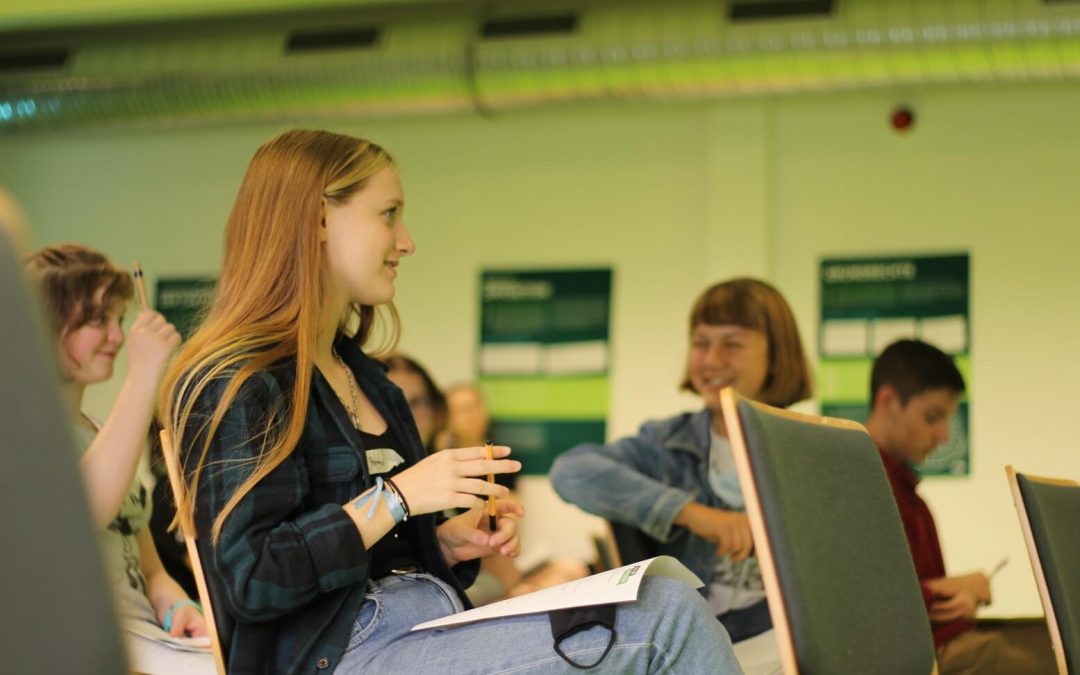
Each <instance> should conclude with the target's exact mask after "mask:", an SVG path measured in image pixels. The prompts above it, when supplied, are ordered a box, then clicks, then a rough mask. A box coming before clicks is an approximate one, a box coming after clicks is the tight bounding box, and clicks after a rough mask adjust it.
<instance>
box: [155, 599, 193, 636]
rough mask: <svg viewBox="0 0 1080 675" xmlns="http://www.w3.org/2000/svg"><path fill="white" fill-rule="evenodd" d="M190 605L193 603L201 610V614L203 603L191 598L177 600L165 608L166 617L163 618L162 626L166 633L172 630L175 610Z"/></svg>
mask: <svg viewBox="0 0 1080 675" xmlns="http://www.w3.org/2000/svg"><path fill="white" fill-rule="evenodd" d="M188 605H191V606H192V607H194V608H195V609H197V610H199V614H202V605H200V604H199V603H197V602H195V601H194V600H191V599H189V598H184V599H183V600H177V601H176V602H174V603H173V604H172V605H170V606H169V608H168V609H167V610H165V618H164V619H162V620H161V627H162V628H164V629H165V632H166V633H168V632H169V631H171V630H172V619H173V612H175V611H176V610H178V609H181V608H183V607H187V606H188Z"/></svg>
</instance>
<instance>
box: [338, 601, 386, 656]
mask: <svg viewBox="0 0 1080 675" xmlns="http://www.w3.org/2000/svg"><path fill="white" fill-rule="evenodd" d="M365 598H366V599H365V600H364V604H363V605H361V606H360V613H359V614H358V615H357V616H356V622H355V623H353V629H352V635H350V636H349V646H348V647H346V648H345V650H346V651H349V650H351V649H355V648H356V647H359V646H360V645H362V644H363V643H364V640H367V639H368V637H369V636H370V635H371V633H372V632H373V631H374V630H375V627H376V626H378V625H379V619H381V618H382V613H383V608H382V601H381V600H379V598H378V596H377V595H375V594H374V593H369V594H367V595H366V596H365Z"/></svg>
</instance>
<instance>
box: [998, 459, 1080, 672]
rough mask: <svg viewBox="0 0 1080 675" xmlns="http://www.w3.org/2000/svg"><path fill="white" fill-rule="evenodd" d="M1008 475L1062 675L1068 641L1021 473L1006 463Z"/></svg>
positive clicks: (1039, 480)
mask: <svg viewBox="0 0 1080 675" xmlns="http://www.w3.org/2000/svg"><path fill="white" fill-rule="evenodd" d="M1005 475H1007V476H1008V478H1009V489H1010V490H1011V491H1012V497H1013V503H1014V504H1015V505H1016V515H1017V516H1018V517H1019V518H1020V529H1021V530H1023V532H1024V543H1025V544H1027V553H1028V558H1029V559H1030V560H1031V568H1032V570H1033V571H1034V572H1035V583H1036V585H1037V586H1038V587H1039V599H1040V600H1041V601H1042V606H1043V612H1045V613H1046V627H1047V630H1049V632H1050V643H1051V645H1053V647H1054V660H1055V662H1056V663H1057V667H1058V672H1059V673H1060V674H1061V675H1069V668H1068V664H1067V663H1066V662H1065V644H1064V641H1063V640H1062V638H1061V627H1060V626H1059V625H1058V622H1057V615H1056V614H1055V612H1054V603H1053V601H1052V600H1051V598H1050V589H1049V588H1048V587H1047V585H1046V573H1045V572H1044V571H1043V564H1042V559H1041V558H1040V557H1039V549H1038V547H1037V546H1036V545H1035V537H1034V536H1033V535H1032V532H1031V519H1030V518H1029V517H1028V512H1027V504H1025V503H1024V496H1023V494H1021V493H1020V481H1019V480H1017V475H1018V474H1017V471H1016V470H1015V469H1014V468H1013V466H1012V465H1011V464H1010V465H1008V466H1006V467H1005ZM1023 476H1024V477H1025V478H1027V479H1028V480H1030V481H1032V482H1035V483H1043V484H1045V485H1058V486H1061V487H1072V488H1076V487H1080V483H1076V482H1075V481H1071V480H1062V479H1059V478H1046V477H1043V476H1030V475H1028V474H1023Z"/></svg>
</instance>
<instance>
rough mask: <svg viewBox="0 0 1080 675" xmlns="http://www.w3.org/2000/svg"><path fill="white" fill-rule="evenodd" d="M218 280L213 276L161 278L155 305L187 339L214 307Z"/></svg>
mask: <svg viewBox="0 0 1080 675" xmlns="http://www.w3.org/2000/svg"><path fill="white" fill-rule="evenodd" d="M216 282H217V280H216V279H214V278H212V277H187V278H163V279H158V281H157V286H156V289H157V293H156V295H155V296H154V300H155V302H154V304H155V305H156V307H157V310H158V311H159V312H161V313H162V314H163V315H164V316H165V318H166V319H168V320H169V321H170V322H172V324H173V325H174V326H176V329H177V330H178V331H180V336H181V338H183V339H184V340H186V339H188V337H190V336H191V334H192V333H193V332H194V331H195V329H196V328H198V326H199V322H200V321H202V315H203V311H204V310H205V309H206V308H207V307H209V306H210V299H211V297H212V296H213V293H214V284H215V283H216Z"/></svg>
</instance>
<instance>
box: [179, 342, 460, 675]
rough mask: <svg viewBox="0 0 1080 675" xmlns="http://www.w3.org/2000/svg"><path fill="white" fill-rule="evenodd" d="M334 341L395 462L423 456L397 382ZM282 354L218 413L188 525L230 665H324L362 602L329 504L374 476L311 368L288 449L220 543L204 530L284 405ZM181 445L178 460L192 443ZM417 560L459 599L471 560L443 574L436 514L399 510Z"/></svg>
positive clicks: (364, 559) (359, 553)
mask: <svg viewBox="0 0 1080 675" xmlns="http://www.w3.org/2000/svg"><path fill="white" fill-rule="evenodd" d="M335 346H336V348H337V350H338V353H339V354H340V355H341V356H342V358H343V359H344V361H345V363H347V364H348V366H349V367H350V368H351V369H352V371H353V373H354V374H355V375H356V379H357V381H358V382H359V383H360V385H361V388H362V389H363V391H364V394H365V395H366V396H367V397H368V398H369V399H370V400H371V402H372V403H373V404H374V406H375V407H376V408H377V409H378V411H379V413H380V414H381V415H382V416H383V418H384V419H385V420H386V422H387V423H388V424H389V425H391V426H393V427H394V429H395V430H396V433H397V435H398V437H399V438H400V439H401V441H402V444H403V446H404V448H403V449H404V451H405V455H406V456H405V460H406V462H407V464H409V465H412V464H414V463H416V462H417V461H419V460H420V459H422V458H423V457H424V450H423V446H422V445H421V443H420V438H419V435H418V433H417V431H416V425H415V423H414V422H413V419H412V415H411V413H410V412H409V408H408V404H407V403H406V401H405V397H404V396H403V395H402V393H401V390H400V389H398V388H397V387H396V386H395V385H394V384H393V383H391V382H390V381H389V380H388V379H387V377H386V373H385V367H384V366H382V364H380V363H378V362H376V361H374V360H373V359H371V358H369V357H367V356H365V355H364V354H363V353H362V352H361V351H360V349H359V348H358V347H357V346H355V345H354V344H353V343H352V342H350V341H348V340H347V339H345V338H343V337H341V336H339V337H338V339H337V341H336V343H335ZM294 363H295V362H294V361H292V360H289V361H286V362H282V363H280V364H277V366H275V367H274V368H272V369H270V370H267V371H262V372H259V373H258V374H256V375H255V376H253V377H252V378H251V379H249V380H248V381H247V382H246V383H245V384H244V386H243V387H242V388H241V390H240V392H239V393H238V395H237V396H236V398H235V400H234V401H233V403H232V404H231V405H230V406H229V408H228V410H227V411H226V412H225V416H224V418H223V420H222V423H221V426H220V427H219V428H218V431H217V433H216V434H215V435H214V438H213V439H212V441H211V443H210V451H209V455H208V456H207V462H206V468H205V469H204V471H203V474H202V476H201V478H200V481H199V489H198V493H197V498H196V509H195V526H196V531H197V532H199V533H201V535H200V537H199V541H198V546H199V555H200V556H201V558H202V563H203V567H204V570H205V573H206V577H207V583H208V586H209V587H210V594H211V599H212V603H213V606H214V610H215V618H216V619H217V622H218V631H219V633H220V635H221V637H222V643H223V649H224V651H225V655H226V660H227V664H228V669H229V672H230V673H322V672H332V671H333V670H334V668H336V667H337V665H338V663H340V661H341V657H342V655H343V653H344V651H345V647H346V644H347V643H348V640H349V636H350V633H351V630H352V626H353V623H354V622H355V620H356V617H357V616H358V614H359V612H360V607H361V605H362V604H363V602H364V594H365V590H366V586H367V579H368V570H369V566H370V564H371V554H370V553H369V552H368V551H367V550H366V549H365V548H364V545H363V542H362V540H361V538H360V533H359V531H358V530H357V528H356V525H355V524H354V523H353V522H352V520H351V519H350V518H349V516H348V514H346V512H345V511H344V510H343V509H342V508H341V505H342V504H344V503H346V502H348V501H349V500H351V499H352V498H354V497H356V496H357V495H359V494H360V493H361V492H363V491H364V490H366V489H367V488H368V487H370V486H371V485H373V484H374V481H373V480H372V479H371V477H370V476H369V474H368V470H367V466H366V462H365V461H362V458H363V457H364V449H363V447H362V445H361V441H360V436H359V434H358V433H357V432H356V430H355V429H353V428H352V425H351V424H350V423H349V420H348V416H347V413H346V412H345V409H344V407H343V406H342V405H341V403H340V402H339V401H338V399H337V397H336V395H335V394H334V393H333V390H332V389H331V388H330V386H329V384H328V383H327V381H326V379H325V378H323V377H322V375H321V373H319V372H318V370H316V371H315V373H314V374H313V378H312V385H311V398H310V402H309V404H308V410H307V417H306V420H305V426H304V432H303V435H302V437H301V439H300V442H299V443H298V445H297V447H296V448H295V449H294V450H293V452H292V454H290V455H289V457H288V458H287V459H286V460H285V461H284V462H282V463H281V464H280V465H279V466H278V467H276V468H275V469H274V470H273V471H272V472H270V474H268V475H267V476H266V477H265V478H263V479H262V480H261V481H259V483H258V484H257V485H256V486H255V488H254V489H253V490H251V492H249V493H248V494H247V495H245V497H244V499H243V500H241V501H240V503H239V504H238V505H237V507H236V508H235V509H234V510H233V512H232V513H231V514H230V515H229V517H228V519H227V520H226V521H225V525H224V527H223V528H222V531H221V538H220V541H219V542H218V543H217V544H216V545H211V543H210V537H209V532H210V531H211V528H212V526H213V522H214V518H215V517H216V516H217V514H218V513H220V512H221V511H222V509H223V508H224V506H225V504H226V502H227V501H228V500H229V498H230V497H231V496H232V495H233V494H234V492H235V490H236V488H237V487H238V486H239V485H240V484H241V483H242V482H243V481H244V480H245V478H246V477H247V476H249V475H250V473H251V467H252V464H253V460H254V459H255V458H256V457H258V455H259V453H260V451H261V449H262V445H263V441H262V438H261V437H260V433H261V432H262V431H263V430H264V426H265V421H266V419H267V415H268V413H269V411H271V410H273V409H274V408H275V407H278V408H282V409H283V407H284V406H286V405H287V404H288V402H289V399H290V396H291V392H292V387H293V386H294V383H295V365H294ZM224 386H225V382H224V380H220V381H216V382H214V383H212V384H211V386H209V387H208V388H207V391H206V394H205V395H204V396H202V397H201V398H200V400H199V401H198V402H197V404H196V408H195V414H193V415H192V418H191V420H190V422H189V426H188V432H187V433H188V434H192V435H194V434H196V430H198V429H200V427H201V426H202V422H204V421H205V420H206V419H208V417H209V416H210V415H211V414H212V413H213V411H214V410H215V409H216V407H217V402H218V401H219V400H220V398H221V394H222V392H223V390H224ZM192 435H188V436H187V437H188V438H191V439H192V440H191V441H190V442H189V443H187V444H185V445H186V447H185V448H183V452H184V455H185V466H186V469H187V470H188V471H189V472H190V470H191V469H192V468H193V467H194V462H193V459H192V458H193V456H194V453H192V452H191V450H192V449H193V448H201V442H202V438H204V437H205V436H203V437H199V436H198V435H194V436H192ZM412 521H415V525H414V527H415V530H414V532H415V533H416V535H417V536H418V537H419V546H418V548H419V551H420V555H421V558H422V562H423V565H424V567H425V569H426V570H427V571H429V572H431V573H433V574H435V575H437V576H439V577H440V578H442V579H443V580H445V581H447V582H448V583H450V584H451V586H453V587H454V588H455V589H457V591H458V595H459V596H460V597H461V599H462V601H463V602H464V603H465V606H466V607H468V606H470V605H469V603H468V600H467V598H466V597H465V593H464V590H463V584H464V585H468V584H470V583H471V582H472V580H473V579H474V578H475V575H476V571H477V569H478V567H479V565H478V564H477V563H476V561H473V562H472V563H465V564H462V565H458V566H456V567H455V568H454V571H453V572H452V571H451V570H450V568H449V567H448V566H447V564H446V562H445V560H444V559H443V557H442V555H441V553H440V551H439V547H438V542H437V540H436V536H435V527H436V524H437V522H436V516H434V515H430V514H429V515H423V516H418V517H416V518H411V519H410V523H412Z"/></svg>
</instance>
